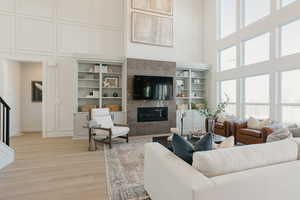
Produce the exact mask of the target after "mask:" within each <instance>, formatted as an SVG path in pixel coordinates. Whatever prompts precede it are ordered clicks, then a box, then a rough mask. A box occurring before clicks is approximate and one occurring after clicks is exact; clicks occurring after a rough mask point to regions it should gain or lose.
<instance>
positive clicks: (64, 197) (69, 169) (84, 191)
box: [0, 134, 108, 200]
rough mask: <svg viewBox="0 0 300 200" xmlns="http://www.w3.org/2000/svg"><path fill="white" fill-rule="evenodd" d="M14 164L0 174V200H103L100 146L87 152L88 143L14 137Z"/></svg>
mask: <svg viewBox="0 0 300 200" xmlns="http://www.w3.org/2000/svg"><path fill="white" fill-rule="evenodd" d="M12 147H13V148H14V149H15V151H16V161H15V162H14V163H13V164H12V165H10V166H9V167H7V168H5V169H4V170H2V171H0V200H77V199H78V200H94V199H95V200H96V199H97V200H106V199H108V197H107V189H106V170H105V161H104V152H103V147H102V148H100V150H98V151H97V152H88V151H87V148H88V142H87V140H72V139H71V138H70V137H65V138H54V139H52V138H51V139H42V138H41V135H40V134H26V135H24V136H18V137H14V138H13V139H12Z"/></svg>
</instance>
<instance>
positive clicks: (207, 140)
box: [194, 133, 213, 151]
mask: <svg viewBox="0 0 300 200" xmlns="http://www.w3.org/2000/svg"><path fill="white" fill-rule="evenodd" d="M194 148H195V151H211V150H213V134H211V133H208V134H206V135H205V136H204V137H203V138H201V139H200V140H199V141H198V142H196V143H195V145H194Z"/></svg>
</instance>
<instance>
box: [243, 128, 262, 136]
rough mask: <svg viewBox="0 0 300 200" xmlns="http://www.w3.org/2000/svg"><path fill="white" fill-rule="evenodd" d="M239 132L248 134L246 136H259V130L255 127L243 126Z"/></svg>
mask: <svg viewBox="0 0 300 200" xmlns="http://www.w3.org/2000/svg"><path fill="white" fill-rule="evenodd" d="M240 134H241V135H248V136H252V137H256V138H261V131H260V130H255V129H249V128H243V129H240Z"/></svg>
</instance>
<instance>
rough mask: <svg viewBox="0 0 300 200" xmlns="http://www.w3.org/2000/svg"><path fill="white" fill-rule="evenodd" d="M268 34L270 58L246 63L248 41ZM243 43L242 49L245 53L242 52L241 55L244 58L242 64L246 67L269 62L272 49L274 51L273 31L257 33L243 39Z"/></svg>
mask: <svg viewBox="0 0 300 200" xmlns="http://www.w3.org/2000/svg"><path fill="white" fill-rule="evenodd" d="M266 34H268V35H269V58H268V59H267V60H264V61H259V62H254V63H251V64H246V62H245V61H246V45H245V44H246V42H248V41H250V40H253V39H255V38H258V37H261V36H263V35H266ZM241 45H242V50H243V53H242V54H241V56H242V59H241V61H242V62H241V63H242V66H244V67H245V66H251V65H256V64H260V63H264V62H269V61H270V59H271V54H272V53H271V51H272V48H271V46H272V33H271V32H263V33H259V34H256V35H254V36H252V37H250V38H247V39H245V40H243V41H242V42H241Z"/></svg>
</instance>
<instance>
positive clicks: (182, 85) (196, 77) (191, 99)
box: [175, 65, 208, 110]
mask: <svg viewBox="0 0 300 200" xmlns="http://www.w3.org/2000/svg"><path fill="white" fill-rule="evenodd" d="M207 71H208V66H206V65H203V66H202V65H199V66H198V67H197V66H192V67H191V66H189V65H180V66H177V70H176V83H175V84H176V104H177V108H178V109H186V110H192V109H199V108H201V106H202V105H203V104H204V102H205V99H206V73H207Z"/></svg>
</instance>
